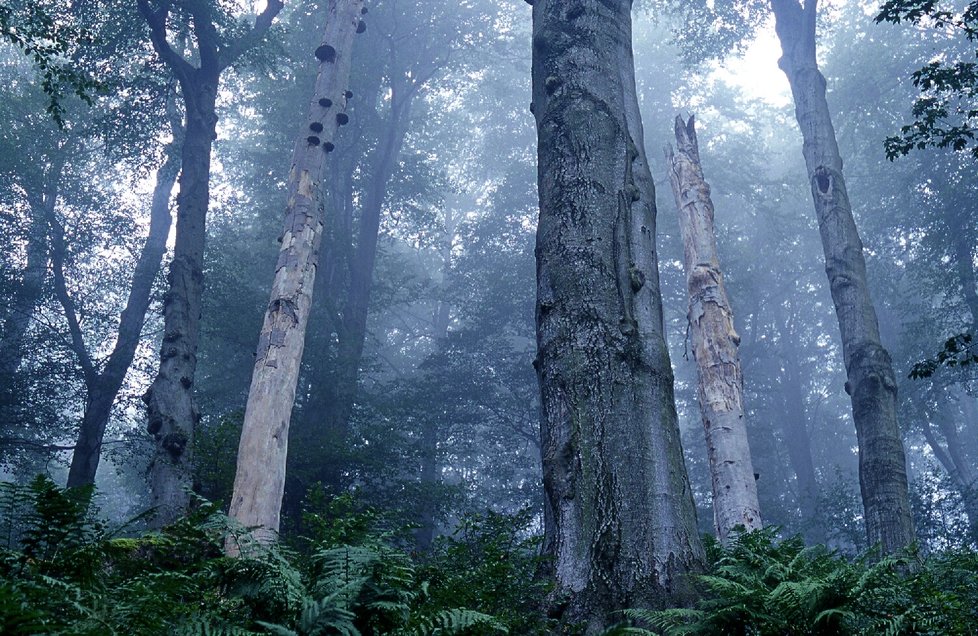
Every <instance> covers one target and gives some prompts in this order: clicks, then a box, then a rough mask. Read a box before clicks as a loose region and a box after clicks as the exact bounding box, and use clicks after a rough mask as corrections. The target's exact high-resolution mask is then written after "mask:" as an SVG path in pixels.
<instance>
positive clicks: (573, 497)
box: [533, 0, 703, 634]
mask: <svg viewBox="0 0 978 636" xmlns="http://www.w3.org/2000/svg"><path fill="white" fill-rule="evenodd" d="M533 110H534V113H535V115H536V122H537V135H538V184H539V196H540V222H539V227H538V231H537V247H536V253H537V312H536V313H537V347H538V358H537V361H536V368H537V373H538V377H539V380H540V387H541V394H542V422H541V439H542V444H541V445H542V455H543V473H544V489H545V494H546V498H545V509H546V510H545V518H546V532H547V535H546V536H545V548H546V549H547V551H548V552H550V553H551V555H552V556H553V558H554V571H555V574H556V589H555V592H554V594H555V596H554V598H565V599H566V601H567V606H566V608H565V609H564V613H563V620H564V621H566V622H571V623H575V622H583V623H585V624H586V626H587V627H586V629H587V633H589V634H593V633H598V632H600V631H601V629H603V628H604V627H606V626H607V625H608V624H609V623H612V622H616V621H617V620H618V619H617V618H616V617H614V616H613V615H612V612H614V611H615V610H618V609H622V608H626V607H663V606H667V605H672V604H676V603H682V602H684V601H685V600H688V598H689V595H690V592H691V588H690V582H689V581H688V580H687V578H686V576H685V575H686V574H687V573H688V572H690V571H696V570H698V569H699V568H700V567H701V564H702V561H703V551H702V547H701V546H700V543H699V538H698V536H697V531H696V514H695V509H694V507H693V499H692V495H691V492H690V487H689V482H688V478H687V475H686V469H685V465H684V461H683V455H682V447H681V443H680V438H679V427H678V425H677V418H676V410H675V402H674V398H673V376H672V368H671V366H670V362H669V354H668V350H667V348H666V344H665V340H664V337H663V324H662V306H661V295H660V290H659V274H658V264H657V257H656V253H655V213H656V210H655V190H654V186H653V183H652V176H651V173H650V171H649V165H648V161H647V159H646V156H645V152H644V148H643V145H644V141H643V131H642V124H641V119H640V117H639V111H638V100H637V96H636V91H635V78H634V62H633V58H632V45H631V1H630V0H584V1H581V2H573V3H569V2H565V1H563V0H536V2H535V3H534V5H533Z"/></svg>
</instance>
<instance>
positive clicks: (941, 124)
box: [876, 0, 978, 160]
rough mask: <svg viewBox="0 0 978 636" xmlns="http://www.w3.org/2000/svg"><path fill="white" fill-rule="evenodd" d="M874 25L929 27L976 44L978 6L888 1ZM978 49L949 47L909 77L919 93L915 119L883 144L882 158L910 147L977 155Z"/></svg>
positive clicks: (934, 0)
mask: <svg viewBox="0 0 978 636" xmlns="http://www.w3.org/2000/svg"><path fill="white" fill-rule="evenodd" d="M876 22H891V23H894V24H899V23H903V22H907V23H910V24H913V25H915V26H917V27H931V28H934V29H936V30H937V31H943V32H946V33H958V34H961V35H963V37H964V40H966V41H967V42H968V43H970V44H971V45H973V44H974V43H975V42H976V40H978V2H971V3H969V4H968V5H967V6H966V7H965V8H964V10H962V11H958V10H955V9H951V8H948V7H947V6H944V5H941V4H940V3H938V2H937V0H887V1H886V2H884V3H883V5H882V6H881V7H880V11H879V13H878V14H877V15H876ZM976 56H978V51H976V50H975V49H974V48H973V46H972V48H971V50H970V51H968V52H967V53H966V54H962V53H960V52H959V51H955V50H954V45H953V43H952V44H951V45H950V46H949V47H948V50H946V51H944V52H943V53H942V54H941V55H940V56H939V57H936V58H934V59H933V60H931V61H930V62H928V63H927V64H925V65H924V66H923V67H921V68H919V69H918V70H916V71H914V72H913V74H912V79H913V85H914V86H915V87H916V88H917V89H918V90H919V91H920V94H919V96H918V97H917V99H916V101H915V102H914V105H913V109H912V111H911V112H912V114H913V117H914V121H913V122H912V123H910V124H907V125H905V126H903V127H901V129H900V135H898V136H893V137H888V138H887V139H886V141H885V148H886V156H887V158H889V159H891V160H892V159H895V158H896V157H900V156H903V155H906V154H907V153H909V152H910V151H911V150H913V149H915V148H916V149H919V150H922V149H924V148H927V147H937V148H952V149H953V150H958V151H961V150H965V149H969V148H970V150H971V154H972V155H974V156H975V157H978V145H976V143H975V141H976V132H978V131H976V128H975V127H976V122H978V108H976V107H975V97H976V96H978V64H976V63H975V60H976Z"/></svg>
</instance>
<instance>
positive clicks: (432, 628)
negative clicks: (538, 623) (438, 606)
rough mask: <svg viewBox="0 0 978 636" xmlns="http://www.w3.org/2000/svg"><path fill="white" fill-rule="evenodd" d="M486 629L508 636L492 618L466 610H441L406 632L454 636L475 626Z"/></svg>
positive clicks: (431, 635) (505, 630)
mask: <svg viewBox="0 0 978 636" xmlns="http://www.w3.org/2000/svg"><path fill="white" fill-rule="evenodd" d="M477 625H478V626H482V627H487V628H489V629H491V630H493V631H495V632H496V633H498V634H508V633H509V630H507V629H506V627H505V626H504V625H503V624H502V623H500V622H499V621H498V620H496V618H495V617H494V616H490V615H489V614H483V613H482V612H476V611H473V610H468V609H458V608H456V609H447V610H442V611H440V612H438V613H437V614H435V615H434V616H431V617H428V618H425V619H422V620H421V621H420V622H419V623H418V625H417V626H415V627H414V629H412V630H410V631H408V632H406V634H409V635H410V636H454V635H455V634H461V633H463V632H464V631H465V630H467V629H470V628H472V627H475V626H477Z"/></svg>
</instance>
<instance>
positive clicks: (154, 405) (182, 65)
mask: <svg viewBox="0 0 978 636" xmlns="http://www.w3.org/2000/svg"><path fill="white" fill-rule="evenodd" d="M137 5H138V7H139V11H140V13H141V14H142V16H143V18H144V19H145V20H146V23H147V25H148V26H149V29H150V38H151V41H152V43H153V48H154V49H155V51H156V53H157V55H159V57H160V59H161V60H162V61H163V63H164V64H166V65H167V66H168V67H169V69H170V70H171V71H172V72H173V74H174V76H175V77H176V78H177V81H178V82H179V83H180V88H181V93H182V96H183V100H184V106H185V110H186V121H185V124H184V135H185V138H184V142H183V147H182V150H181V157H180V159H181V162H180V195H179V196H178V197H177V225H176V239H175V242H174V248H173V261H172V262H171V263H170V271H169V275H168V277H167V282H168V285H169V289H168V291H167V293H166V296H165V299H164V301H163V343H162V345H161V347H160V363H159V370H158V372H157V375H156V378H155V379H154V380H153V383H152V384H151V385H150V387H149V389H147V391H146V394H145V395H144V396H143V401H144V402H146V406H147V430H148V431H149V433H150V434H151V435H153V438H154V440H155V441H156V452H155V455H154V458H153V462H152V464H151V465H150V471H149V473H150V477H149V481H150V490H151V492H152V497H153V506H154V507H155V508H156V510H157V514H156V516H155V517H154V518H153V522H154V523H155V524H156V525H159V526H162V525H165V524H168V523H171V522H172V521H174V520H176V519H177V518H178V517H179V516H180V514H182V513H183V511H184V510H185V509H186V508H187V505H188V504H189V502H190V487H191V483H192V479H191V468H192V459H193V457H192V450H193V437H194V429H195V428H196V425H197V420H198V419H199V414H198V412H197V408H196V405H195V404H194V392H193V386H194V376H195V374H196V370H197V345H198V341H199V339H200V311H201V295H202V292H203V283H204V245H205V243H206V237H207V229H206V224H207V206H208V202H209V199H210V164H211V145H212V144H213V142H214V139H215V138H216V137H217V113H216V110H215V105H216V102H217V94H218V87H219V85H220V80H221V73H222V72H223V71H224V69H226V68H227V67H228V66H230V65H231V64H232V63H234V62H235V61H236V60H237V59H238V58H239V57H240V56H241V54H242V53H244V52H245V51H247V50H249V49H251V48H253V47H255V46H257V45H258V44H259V43H260V42H261V40H262V38H263V37H264V35H265V33H266V32H267V31H268V29H269V27H270V26H271V24H272V20H273V19H274V18H275V16H276V15H278V12H279V11H281V9H282V6H283V5H282V2H281V0H269V1H268V2H267V4H266V7H265V10H264V11H263V12H262V13H261V14H259V15H258V17H257V18H256V19H255V23H254V25H253V26H252V28H251V29H249V30H247V31H245V33H243V34H242V35H241V36H239V37H238V38H235V39H232V40H230V41H224V40H222V39H221V37H220V36H219V34H218V32H217V27H216V25H215V23H214V21H213V18H214V16H213V15H211V12H210V9H209V7H208V5H207V4H205V3H189V4H187V5H183V4H181V7H182V10H183V9H185V10H186V11H187V12H189V14H190V16H191V18H192V19H191V24H192V31H193V35H194V41H195V42H196V45H197V51H196V53H197V54H196V56H195V57H196V60H195V63H191V62H190V61H188V60H187V59H185V58H184V57H183V54H182V53H181V52H178V51H176V50H174V49H173V48H172V47H171V46H170V44H169V42H168V40H167V35H168V22H169V19H170V14H171V9H172V8H173V6H174V2H173V0H163V1H161V2H159V3H157V5H156V8H154V7H153V6H152V5H151V4H150V2H149V0H137ZM195 64H196V65H195Z"/></svg>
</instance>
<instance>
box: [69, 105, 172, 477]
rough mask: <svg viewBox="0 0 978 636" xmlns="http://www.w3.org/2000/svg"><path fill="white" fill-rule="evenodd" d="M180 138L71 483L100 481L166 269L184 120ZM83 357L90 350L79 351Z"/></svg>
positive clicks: (89, 404) (95, 381) (90, 392)
mask: <svg viewBox="0 0 978 636" xmlns="http://www.w3.org/2000/svg"><path fill="white" fill-rule="evenodd" d="M172 128H173V135H174V140H173V141H172V142H171V143H170V144H168V145H167V148H166V150H165V153H164V154H165V156H166V159H165V161H164V162H163V165H162V166H160V168H159V170H157V172H156V185H155V187H154V188H153V197H152V202H151V206H150V220H149V234H148V235H147V237H146V242H145V243H144V244H143V249H142V251H141V252H140V254H139V259H138V260H137V261H136V267H135V270H134V271H133V275H132V283H131V286H130V288H129V296H128V298H127V300H126V306H125V309H123V310H122V315H121V316H120V318H119V329H118V332H117V338H116V342H115V346H114V347H113V349H112V353H110V354H109V359H108V362H107V363H106V365H105V368H104V369H103V370H102V371H101V372H100V373H98V374H96V375H95V376H93V377H92V378H91V380H90V381H89V382H87V383H86V386H85V389H86V392H87V399H86V403H85V412H84V415H83V416H82V422H81V426H80V427H79V429H78V438H77V441H76V443H75V450H74V453H73V454H72V457H71V467H70V468H69V470H68V486H69V487H72V486H83V485H86V484H92V483H95V473H96V471H97V470H98V465H99V459H100V456H101V449H102V439H103V438H104V436H105V427H106V425H107V424H108V422H109V417H110V416H111V414H112V405H113V404H114V403H115V398H116V396H117V395H118V394H119V390H120V389H121V388H122V383H123V381H124V380H125V378H126V374H127V373H128V372H129V367H130V366H131V365H132V361H133V358H134V357H135V355H136V348H137V347H138V346H139V338H140V335H141V334H142V330H143V323H144V322H145V320H146V312H147V311H148V310H149V303H150V297H151V295H152V291H153V282H154V281H155V280H156V275H157V274H158V273H159V271H160V264H161V262H162V261H163V254H164V253H165V252H166V239H167V236H169V233H170V225H171V216H170V198H171V195H172V193H173V186H174V184H175V183H176V180H177V174H178V173H179V172H180V158H179V149H180V144H181V141H180V140H181V139H182V137H183V134H182V130H181V128H180V125H179V123H176V124H175V125H174V126H173V127H172ZM61 300H62V303H61V304H62V308H63V309H64V310H65V312H68V311H73V309H72V308H71V304H70V302H65V301H66V300H67V297H62V298H61ZM75 353H76V355H78V356H79V359H81V358H82V357H84V356H86V355H87V353H83V352H79V351H76V352H75Z"/></svg>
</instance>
